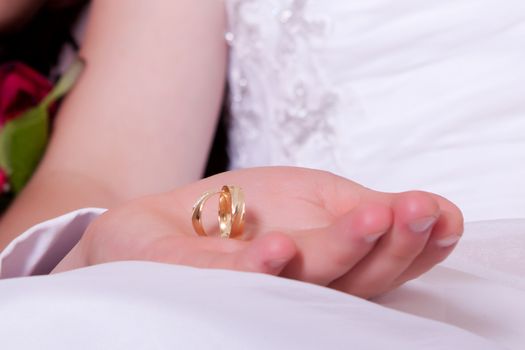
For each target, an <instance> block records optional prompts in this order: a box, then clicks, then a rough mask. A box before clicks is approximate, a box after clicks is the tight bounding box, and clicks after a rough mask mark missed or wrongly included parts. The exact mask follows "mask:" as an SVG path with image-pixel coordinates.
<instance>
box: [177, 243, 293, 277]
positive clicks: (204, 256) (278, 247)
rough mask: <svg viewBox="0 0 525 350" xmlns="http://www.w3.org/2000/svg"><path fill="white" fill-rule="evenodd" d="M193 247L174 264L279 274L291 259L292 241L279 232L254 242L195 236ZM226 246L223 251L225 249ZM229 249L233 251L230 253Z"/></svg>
mask: <svg viewBox="0 0 525 350" xmlns="http://www.w3.org/2000/svg"><path fill="white" fill-rule="evenodd" d="M193 240H194V241H195V242H193V244H192V245H193V246H192V247H191V248H190V249H187V250H186V251H185V254H184V255H182V256H180V259H178V261H177V263H179V264H183V265H190V266H194V267H202V268H213V269H227V270H236V271H246V272H259V273H267V274H272V275H278V274H279V273H280V272H281V270H282V269H283V268H284V266H285V265H286V264H287V263H288V262H289V261H290V260H291V259H292V258H293V256H294V255H295V253H296V248H295V245H294V243H293V240H292V239H291V238H289V237H287V236H285V235H283V234H280V233H269V234H266V235H263V236H262V237H259V238H256V239H255V240H253V241H249V242H243V241H235V242H236V243H233V244H232V242H230V241H232V240H227V239H218V238H216V239H213V238H212V239H210V238H202V237H195V238H193ZM225 246H226V248H225ZM232 247H235V249H233V250H232Z"/></svg>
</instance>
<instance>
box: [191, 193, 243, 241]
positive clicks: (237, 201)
mask: <svg viewBox="0 0 525 350" xmlns="http://www.w3.org/2000/svg"><path fill="white" fill-rule="evenodd" d="M216 194H218V195H219V211H218V220H219V236H220V237H221V238H235V237H239V236H240V235H241V234H242V231H243V227H244V212H245V203H244V193H243V191H242V189H241V188H240V187H238V186H222V188H221V190H220V191H208V192H205V193H204V194H203V195H202V196H201V197H200V198H199V199H198V200H197V202H196V203H195V204H194V205H193V209H192V216H191V223H192V224H193V229H194V230H195V232H196V233H197V234H198V235H199V236H209V235H208V234H207V233H206V231H205V230H204V227H203V225H202V210H203V208H204V205H205V204H206V202H207V201H208V199H210V198H211V197H213V196H214V195H216Z"/></svg>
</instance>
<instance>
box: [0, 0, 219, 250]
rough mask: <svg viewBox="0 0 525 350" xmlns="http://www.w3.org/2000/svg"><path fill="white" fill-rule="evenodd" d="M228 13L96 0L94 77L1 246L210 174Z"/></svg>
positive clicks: (61, 120)
mask: <svg viewBox="0 0 525 350" xmlns="http://www.w3.org/2000/svg"><path fill="white" fill-rule="evenodd" d="M224 17H225V16H224V6H223V4H222V2H221V1H208V0H198V1H195V0H177V1H163V0H149V1H138V0H137V1H128V0H112V1H103V0H98V1H97V0H95V1H94V2H93V7H92V9H91V14H90V19H89V22H88V28H87V34H86V38H85V42H84V44H83V47H82V56H83V57H84V59H85V60H86V62H87V66H86V70H85V72H84V73H83V75H82V77H81V78H80V80H79V82H78V84H77V86H76V87H75V89H74V90H73V91H72V93H71V94H70V96H69V97H68V98H67V99H66V101H65V102H64V104H63V105H62V108H61V110H60V112H59V115H58V116H57V119H56V121H55V125H54V129H53V135H52V139H51V142H50V144H49V146H48V150H47V151H46V155H45V156H44V159H43V160H42V162H41V164H40V166H39V169H38V171H37V173H36V174H35V176H33V178H32V180H31V181H30V183H29V185H28V186H27V187H26V188H25V189H24V191H23V193H22V194H21V195H20V196H19V198H17V200H16V201H15V203H14V204H13V205H12V207H11V208H10V209H9V211H8V212H7V213H6V214H5V215H4V217H3V218H2V220H1V223H0V242H1V244H0V248H1V247H2V246H3V245H5V244H6V243H7V242H8V241H9V240H11V239H12V238H14V237H15V236H16V235H17V234H19V233H21V232H22V231H23V230H25V229H27V228H28V227H30V226H31V225H33V224H35V223H36V222H38V221H41V220H44V219H48V218H51V217H53V216H56V215H59V214H61V213H64V212H66V211H68V210H72V209H76V208H79V207H87V206H97V207H109V206H111V205H113V204H114V203H119V202H121V201H123V200H126V199H130V198H134V197H138V196H141V195H145V194H150V193H156V192H163V191H168V190H170V189H173V188H174V187H178V186H180V185H182V184H186V183H188V182H191V181H194V180H196V179H198V178H200V176H201V175H202V172H203V169H204V166H205V163H206V159H207V154H208V150H209V147H210V144H211V139H212V136H213V133H214V130H215V125H216V120H217V116H218V112H219V108H220V104H221V100H222V93H223V87H224V79H225V70H226V45H225V43H224V40H223V33H224V29H225V18H224Z"/></svg>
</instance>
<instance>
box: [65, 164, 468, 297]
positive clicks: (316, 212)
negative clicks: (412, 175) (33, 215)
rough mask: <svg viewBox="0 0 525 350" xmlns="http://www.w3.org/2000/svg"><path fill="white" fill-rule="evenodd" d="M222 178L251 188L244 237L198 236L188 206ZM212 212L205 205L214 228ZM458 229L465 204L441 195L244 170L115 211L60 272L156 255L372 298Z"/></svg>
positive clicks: (433, 256) (436, 255)
mask: <svg viewBox="0 0 525 350" xmlns="http://www.w3.org/2000/svg"><path fill="white" fill-rule="evenodd" d="M225 184H228V185H236V186H240V187H242V188H243V189H244V192H245V197H246V206H247V207H246V208H247V214H246V223H245V234H244V237H243V240H236V239H220V238H214V237H200V236H197V235H196V234H194V233H193V228H192V225H191V209H192V205H193V204H194V202H195V200H196V199H197V198H198V197H199V196H200V195H201V194H202V193H203V192H205V191H208V190H211V189H220V187H221V186H222V185H225ZM211 207H213V206H212V205H211V203H209V204H208V205H207V210H210V208H211ZM214 218H215V219H216V213H215V214H212V213H209V212H205V213H204V219H205V222H204V225H205V227H207V230H208V231H212V230H211V227H212V226H213V224H212V223H211V222H210V221H213V219H214ZM462 231H463V220H462V216H461V212H460V211H459V210H458V209H457V208H456V207H455V206H454V205H453V204H452V203H450V202H449V201H447V200H445V199H443V198H441V197H439V196H437V195H433V194H429V193H424V192H405V193H400V194H388V193H381V192H375V191H372V190H369V189H367V188H364V187H362V186H360V185H358V184H356V183H354V182H352V181H349V180H347V179H344V178H341V177H338V176H335V175H333V174H330V173H326V172H322V171H317V170H309V169H302V168H285V167H275V168H257V169H246V170H239V171H234V172H228V173H223V174H219V175H216V176H213V177H211V178H207V179H204V180H202V181H199V182H197V183H194V184H191V185H189V186H185V187H183V188H180V189H177V190H175V191H172V192H169V193H166V194H161V195H155V196H150V197H145V198H141V199H138V200H135V201H132V202H130V203H128V204H126V205H123V206H121V207H118V208H115V209H111V210H109V211H108V212H107V213H106V214H104V215H102V216H101V217H100V218H99V219H97V220H95V221H94V222H93V224H92V225H90V226H89V228H88V229H87V231H86V233H85V234H84V236H83V238H82V240H81V241H80V242H79V244H78V245H77V246H76V247H75V248H74V249H73V250H72V252H71V253H70V254H69V255H68V257H66V259H64V260H63V261H62V262H61V264H59V266H57V269H56V271H63V270H67V269H71V268H75V267H81V266H86V265H92V264H98V263H104V262H109V261H116V260H152V261H159V262H166V263H173V264H182V265H190V266H197V267H209V268H225V269H234V270H241V271H253V272H261V273H269V274H274V275H281V276H284V277H289V278H294V279H298V280H302V281H306V282H311V283H316V284H320V285H325V286H328V287H331V288H335V289H338V290H341V291H344V292H347V293H351V294H354V295H357V296H360V297H365V298H370V297H374V296H376V295H378V294H381V293H383V292H386V291H388V290H390V289H392V288H395V287H397V286H398V285H400V284H402V283H404V282H406V281H407V280H409V279H412V278H415V277H417V276H419V275H420V274H422V273H424V272H425V271H427V270H428V269H430V268H431V267H433V266H434V265H435V264H437V263H438V262H440V261H442V260H443V259H444V258H445V257H446V256H447V255H448V254H449V253H450V252H451V251H452V248H453V246H454V245H455V243H456V242H457V240H458V239H459V237H460V235H461V233H462Z"/></svg>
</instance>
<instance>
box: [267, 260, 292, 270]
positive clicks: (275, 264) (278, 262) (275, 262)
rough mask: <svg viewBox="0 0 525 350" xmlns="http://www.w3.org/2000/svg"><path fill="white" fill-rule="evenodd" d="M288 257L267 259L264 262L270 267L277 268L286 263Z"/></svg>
mask: <svg viewBox="0 0 525 350" xmlns="http://www.w3.org/2000/svg"><path fill="white" fill-rule="evenodd" d="M289 260H290V259H277V260H270V261H268V262H267V263H266V264H267V265H268V267H270V268H271V269H275V270H276V269H279V268H281V267H283V266H284V265H286V263H287V262H288V261H289Z"/></svg>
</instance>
